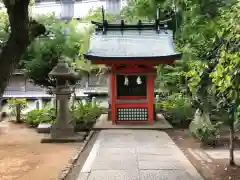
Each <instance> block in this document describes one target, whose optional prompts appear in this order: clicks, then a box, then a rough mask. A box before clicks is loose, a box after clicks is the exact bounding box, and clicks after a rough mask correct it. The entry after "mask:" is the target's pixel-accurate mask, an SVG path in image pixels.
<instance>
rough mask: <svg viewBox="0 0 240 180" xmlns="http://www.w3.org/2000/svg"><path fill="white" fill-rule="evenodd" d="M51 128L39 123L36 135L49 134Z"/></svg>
mask: <svg viewBox="0 0 240 180" xmlns="http://www.w3.org/2000/svg"><path fill="white" fill-rule="evenodd" d="M51 127H52V124H48V123H41V124H39V125H38V127H37V132H38V133H50V129H51Z"/></svg>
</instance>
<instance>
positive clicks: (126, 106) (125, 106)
mask: <svg viewBox="0 0 240 180" xmlns="http://www.w3.org/2000/svg"><path fill="white" fill-rule="evenodd" d="M116 108H148V104H116Z"/></svg>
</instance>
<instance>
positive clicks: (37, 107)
mask: <svg viewBox="0 0 240 180" xmlns="http://www.w3.org/2000/svg"><path fill="white" fill-rule="evenodd" d="M35 105H36V109H40V105H39V100H37V101H36V102H35Z"/></svg>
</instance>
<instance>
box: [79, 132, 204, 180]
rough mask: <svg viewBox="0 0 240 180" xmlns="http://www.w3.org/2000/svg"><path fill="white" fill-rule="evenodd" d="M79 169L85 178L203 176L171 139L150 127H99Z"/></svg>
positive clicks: (177, 179)
mask: <svg viewBox="0 0 240 180" xmlns="http://www.w3.org/2000/svg"><path fill="white" fill-rule="evenodd" d="M118 144H120V146H118ZM130 144H132V146H130ZM142 144H143V145H144V146H142ZM124 145H125V146H124ZM81 173H89V176H88V178H87V180H132V179H133V180H135V179H136V180H145V179H147V180H155V179H156V180H203V178H202V177H201V175H200V174H199V173H198V172H197V171H196V169H195V168H194V166H193V165H192V164H191V163H190V162H189V160H188V159H187V158H186V157H185V155H184V154H183V152H182V151H181V150H180V149H179V148H178V147H177V145H176V144H175V143H174V142H173V140H172V139H171V138H170V137H169V136H168V135H167V134H166V133H165V132H161V131H154V130H150V131H149V130H124V129H122V130H117V129H116V130H102V131H101V132H100V134H99V136H98V138H97V141H96V142H95V144H94V146H93V149H92V151H91V153H90V154H89V156H88V158H87V160H86V162H85V164H84V166H83V168H82V169H81V170H80V174H81ZM78 180H79V179H78ZM84 180H85V179H84Z"/></svg>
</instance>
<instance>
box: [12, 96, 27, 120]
mask: <svg viewBox="0 0 240 180" xmlns="http://www.w3.org/2000/svg"><path fill="white" fill-rule="evenodd" d="M17 105H20V111H22V110H23V109H24V108H26V107H27V100H26V99H24V98H18V99H17V98H12V99H9V100H8V107H9V109H11V115H12V116H16V115H17Z"/></svg>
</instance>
